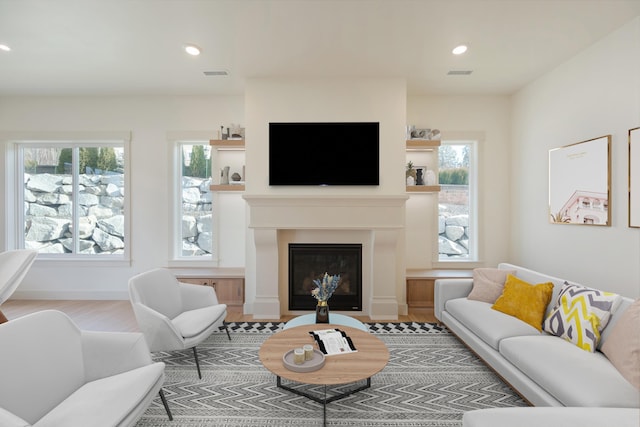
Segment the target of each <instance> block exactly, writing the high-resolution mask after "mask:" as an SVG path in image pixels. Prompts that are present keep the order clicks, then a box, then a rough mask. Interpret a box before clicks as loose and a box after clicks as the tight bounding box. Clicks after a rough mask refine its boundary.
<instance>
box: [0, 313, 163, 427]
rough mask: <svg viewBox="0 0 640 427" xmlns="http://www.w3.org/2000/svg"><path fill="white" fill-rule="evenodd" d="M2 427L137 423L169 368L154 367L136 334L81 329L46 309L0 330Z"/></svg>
mask: <svg viewBox="0 0 640 427" xmlns="http://www.w3.org/2000/svg"><path fill="white" fill-rule="evenodd" d="M0 343H2V350H1V351H0V378H1V380H0V426H3V427H25V426H31V425H33V426H34V427H59V426H65V427H86V426H93V427H103V426H104V427H107V426H109V427H112V426H118V427H125V426H133V425H134V424H135V423H136V421H137V420H138V419H139V418H140V417H141V416H142V414H143V413H144V412H145V410H146V409H147V407H148V406H149V405H150V404H151V401H152V400H153V399H154V397H155V396H156V394H157V393H159V394H160V397H161V399H162V403H163V404H164V407H165V410H166V411H167V415H168V416H169V419H170V420H171V419H172V416H171V412H170V410H169V407H168V406H167V402H166V400H165V398H164V394H163V393H162V384H163V381H164V363H161V362H156V363H153V361H152V360H151V356H150V354H149V348H148V347H147V344H146V342H145V340H144V336H143V335H142V334H140V333H138V332H93V331H81V330H80V329H78V327H77V326H76V325H75V324H74V323H73V321H72V320H71V319H70V318H69V317H68V316H67V315H66V314H64V313H62V312H60V311H56V310H45V311H40V312H36V313H32V314H28V315H25V316H23V317H19V318H16V319H14V320H11V321H10V322H6V323H3V324H2V325H0Z"/></svg>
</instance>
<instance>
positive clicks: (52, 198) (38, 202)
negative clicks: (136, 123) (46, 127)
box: [18, 143, 125, 255]
mask: <svg viewBox="0 0 640 427" xmlns="http://www.w3.org/2000/svg"><path fill="white" fill-rule="evenodd" d="M18 152H19V157H20V161H21V163H22V172H23V174H21V175H22V176H23V178H22V177H21V180H20V181H22V183H23V185H22V194H21V199H22V201H23V202H24V210H23V211H22V212H21V215H22V220H21V221H20V222H21V223H22V224H23V226H24V234H23V236H22V237H23V241H22V245H21V246H22V247H24V248H27V249H36V250H37V251H38V252H39V253H44V254H83V255H115V254H117V255H121V254H123V253H124V250H125V212H124V207H125V191H124V188H125V175H124V174H125V170H124V145H123V144H122V143H120V144H113V143H105V144H97V145H92V144H77V143H74V144H68V145H62V144H59V143H53V144H50V145H47V144H37V145H36V144H30V143H23V144H20V145H19V150H18ZM20 181H19V182H20Z"/></svg>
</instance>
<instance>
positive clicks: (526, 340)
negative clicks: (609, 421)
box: [500, 334, 640, 408]
mask: <svg viewBox="0 0 640 427" xmlns="http://www.w3.org/2000/svg"><path fill="white" fill-rule="evenodd" d="M500 354H502V356H504V358H505V359H507V360H508V361H509V362H511V363H512V364H513V365H514V366H515V367H516V368H518V369H520V370H521V371H522V373H524V374H525V375H527V376H528V377H529V378H530V379H531V380H532V381H533V382H535V383H536V384H538V385H539V386H540V387H542V388H543V389H544V390H546V391H547V392H548V393H549V394H551V395H552V396H553V397H555V398H556V399H557V400H558V401H560V402H561V403H562V404H563V405H564V406H598V407H620V408H637V407H638V406H640V393H639V392H638V390H636V389H635V388H634V387H633V386H632V385H631V384H630V383H629V382H628V381H627V380H625V379H624V377H623V376H622V375H621V374H620V372H618V370H617V369H616V368H615V367H614V366H613V365H612V364H611V362H609V360H608V359H607V358H606V357H605V355H604V354H602V353H600V352H599V351H597V352H595V353H590V352H586V351H584V350H581V349H580V348H578V347H576V346H575V345H573V344H571V343H570V342H568V341H565V340H563V339H561V338H558V337H556V336H553V335H547V334H542V335H539V336H522V337H512V338H505V339H503V340H502V341H500Z"/></svg>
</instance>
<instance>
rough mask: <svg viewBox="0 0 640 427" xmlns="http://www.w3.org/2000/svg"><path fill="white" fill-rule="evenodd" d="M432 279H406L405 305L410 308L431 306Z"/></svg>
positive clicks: (433, 281)
mask: <svg viewBox="0 0 640 427" xmlns="http://www.w3.org/2000/svg"><path fill="white" fill-rule="evenodd" d="M434 283H435V280H434V279H407V305H408V306H409V307H411V308H427V307H429V308H431V307H433V285H434Z"/></svg>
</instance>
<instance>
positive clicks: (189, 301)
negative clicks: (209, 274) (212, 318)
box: [179, 282, 218, 311]
mask: <svg viewBox="0 0 640 427" xmlns="http://www.w3.org/2000/svg"><path fill="white" fill-rule="evenodd" d="M179 286H180V294H181V296H182V309H183V310H184V311H187V310H196V309H198V308H204V307H210V306H212V305H218V296H217V295H216V291H215V289H213V288H212V287H211V286H203V285H194V284H191V283H183V282H180V283H179Z"/></svg>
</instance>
